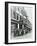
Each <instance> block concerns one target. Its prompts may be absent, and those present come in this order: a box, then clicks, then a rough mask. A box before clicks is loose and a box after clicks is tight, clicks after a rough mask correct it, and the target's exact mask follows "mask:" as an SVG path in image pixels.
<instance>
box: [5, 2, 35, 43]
mask: <svg viewBox="0 0 37 46" xmlns="http://www.w3.org/2000/svg"><path fill="white" fill-rule="evenodd" d="M9 3H12V4H29V5H35V41H29V42H16V43H8V4H9ZM22 43H36V3H26V2H25V3H24V2H5V44H22Z"/></svg>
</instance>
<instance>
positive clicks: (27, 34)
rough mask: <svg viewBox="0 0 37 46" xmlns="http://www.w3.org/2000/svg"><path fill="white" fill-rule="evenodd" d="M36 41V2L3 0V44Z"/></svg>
mask: <svg viewBox="0 0 37 46" xmlns="http://www.w3.org/2000/svg"><path fill="white" fill-rule="evenodd" d="M35 42H36V3H24V2H5V44H20V43H35Z"/></svg>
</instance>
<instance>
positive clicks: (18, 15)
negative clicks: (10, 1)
mask: <svg viewBox="0 0 37 46" xmlns="http://www.w3.org/2000/svg"><path fill="white" fill-rule="evenodd" d="M31 29H32V27H31V23H30V21H29V20H28V18H27V15H26V12H25V10H24V8H20V7H14V10H13V11H12V9H11V33H12V32H14V36H20V35H23V34H25V33H28V32H30V31H31Z"/></svg>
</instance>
